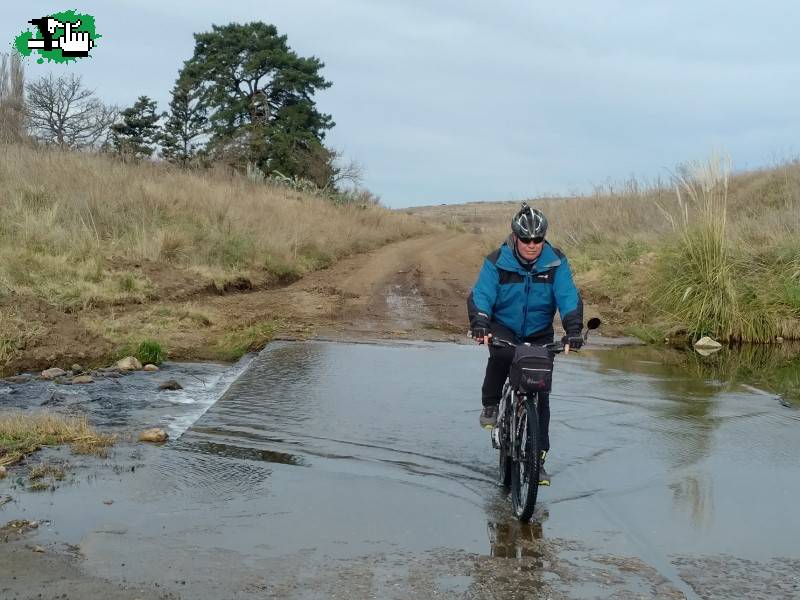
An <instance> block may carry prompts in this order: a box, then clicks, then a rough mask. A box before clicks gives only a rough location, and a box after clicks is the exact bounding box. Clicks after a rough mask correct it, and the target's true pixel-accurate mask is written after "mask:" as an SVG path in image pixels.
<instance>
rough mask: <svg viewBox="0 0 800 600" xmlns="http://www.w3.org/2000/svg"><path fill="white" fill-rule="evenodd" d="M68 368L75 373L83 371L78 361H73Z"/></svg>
mask: <svg viewBox="0 0 800 600" xmlns="http://www.w3.org/2000/svg"><path fill="white" fill-rule="evenodd" d="M70 369H71V370H72V371H74V372H75V373H81V372H82V371H83V367H82V366H81V365H79V364H78V363H75V364H74V365H72V366H71V367H70Z"/></svg>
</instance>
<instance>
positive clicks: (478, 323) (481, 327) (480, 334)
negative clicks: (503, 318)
mask: <svg viewBox="0 0 800 600" xmlns="http://www.w3.org/2000/svg"><path fill="white" fill-rule="evenodd" d="M469 328H470V329H471V330H472V337H473V338H475V339H476V340H477V339H483V338H485V337H486V336H487V335H489V334H490V333H491V330H490V328H489V320H488V319H486V318H484V317H483V315H482V314H481V313H479V314H478V315H477V316H476V317H475V318H474V319H472V322H471V323H470V324H469Z"/></svg>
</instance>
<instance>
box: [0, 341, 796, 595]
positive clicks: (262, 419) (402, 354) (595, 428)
mask: <svg viewBox="0 0 800 600" xmlns="http://www.w3.org/2000/svg"><path fill="white" fill-rule="evenodd" d="M485 359H486V354H485V349H483V348H479V347H472V346H458V345H452V344H412V343H409V344H395V345H372V344H336V343H325V342H308V343H289V342H281V343H274V344H270V345H269V346H268V347H267V349H265V350H264V352H262V353H261V354H260V355H259V356H258V357H256V358H255V359H254V360H253V361H252V363H250V364H249V366H248V367H247V368H246V369H245V370H244V372H243V373H241V375H240V376H239V377H238V379H236V380H235V381H234V382H233V383H232V385H230V387H229V388H228V389H227V391H225V393H224V394H223V395H222V397H221V398H220V399H219V400H218V401H217V402H216V403H215V404H213V405H212V406H210V408H208V407H207V406H205V405H202V406H192V405H191V404H187V405H186V406H184V407H183V412H182V413H181V412H180V410H181V407H180V406H179V405H178V403H175V404H173V405H170V411H171V412H170V414H171V415H172V419H173V422H176V423H179V424H182V425H178V426H176V429H175V431H181V430H182V429H184V428H185V424H186V423H188V422H189V421H192V420H194V419H196V421H194V423H193V424H192V425H191V427H189V428H188V429H187V430H186V431H185V432H184V433H183V435H182V436H180V437H179V438H177V439H174V440H173V441H171V442H170V443H169V444H167V445H166V446H164V447H162V448H152V447H144V448H142V447H136V448H132V447H128V449H124V448H121V449H120V450H119V451H118V452H119V455H118V457H117V461H116V469H115V470H113V471H110V470H108V469H105V470H104V469H102V468H95V469H94V471H92V470H91V469H90V470H89V472H91V473H92V474H91V475H89V476H87V477H84V476H82V475H79V476H78V480H77V481H75V482H74V485H64V486H62V487H61V488H60V489H58V490H57V491H56V492H55V493H53V494H49V493H45V494H31V493H28V492H25V491H22V490H18V489H14V490H11V493H12V495H13V496H14V497H15V501H14V502H12V503H11V504H8V505H6V507H5V508H4V509H2V511H0V517H2V518H3V519H4V520H8V519H12V518H18V517H21V518H39V519H49V520H50V522H51V523H50V525H49V526H48V527H43V528H41V530H40V532H39V533H38V534H37V535H38V536H39V537H40V538H41V539H42V540H45V541H51V542H54V541H57V542H63V543H70V544H78V545H80V548H81V552H82V554H83V555H84V556H85V557H86V563H85V564H86V567H87V569H89V570H91V571H92V572H94V573H97V574H100V575H102V576H104V577H110V578H115V579H119V578H122V577H125V578H127V579H128V580H129V581H157V582H160V584H161V585H166V586H169V585H178V586H180V589H186V594H187V597H191V598H195V597H197V598H205V597H208V598H213V597H222V596H225V594H230V590H231V589H233V588H235V589H237V590H238V592H237V593H240V594H242V595H241V596H236V597H251V596H250V595H248V594H251V595H252V596H253V597H259V594H264V593H267V594H274V595H276V596H285V597H299V598H305V597H309V598H311V597H319V596H325V597H329V596H331V595H335V594H336V593H342V594H344V595H350V596H351V597H371V596H376V597H392V596H393V595H397V597H414V596H418V597H428V596H427V595H429V594H430V593H432V591H436V592H438V593H441V594H445V595H447V594H449V595H450V596H452V597H504V596H503V595H502V594H500V592H499V591H498V590H506V592H507V593H508V594H512V593H513V590H514V589H515V588H513V584H514V582H515V579H519V580H520V581H522V579H523V575H521V574H520V573H524V578H527V579H525V581H526V582H527V583H526V585H527V586H528V587H527V588H526V589H528V590H531V589H539V590H540V591H541V590H544V589H547V590H551V591H552V590H554V591H553V592H552V593H554V594H556V596H555V597H558V593H563V594H566V595H567V596H568V597H606V596H608V597H610V596H612V595H613V594H617V593H624V594H641V595H644V596H648V597H650V596H660V597H683V596H686V597H697V596H708V595H715V596H721V597H726V596H727V593H726V592H725V589H721V588H720V587H719V586H720V585H721V583H720V582H721V581H722V580H723V579H724V581H725V582H726V585H733V589H734V590H739V592H736V593H735V594H734V596H735V595H738V593H740V592H743V590H747V591H748V592H747V593H748V595H749V596H750V597H792V596H793V594H794V593H795V591H798V592H800V587H798V585H800V581H799V580H798V578H797V575H796V573H797V569H798V567H800V546H798V544H797V538H798V534H800V525H799V523H800V520H798V519H797V517H796V516H795V507H796V505H797V498H798V497H800V477H798V468H797V465H798V456H800V436H799V435H798V428H800V412H799V411H798V410H796V409H794V408H791V407H790V406H786V405H785V404H784V403H781V400H780V397H779V396H777V395H772V394H768V393H763V392H758V391H753V390H752V389H747V388H744V387H741V386H740V385H738V384H737V385H726V384H723V383H722V382H721V381H720V380H719V379H714V378H707V377H705V376H704V375H703V373H702V372H701V373H698V372H697V371H692V370H690V369H686V368H685V367H684V368H679V367H676V366H675V365H669V366H665V365H664V364H663V361H661V360H659V358H658V356H657V355H651V354H650V353H649V352H648V351H647V350H645V349H638V350H636V349H610V350H599V351H586V352H583V353H582V354H581V355H580V356H573V355H571V356H569V357H559V360H558V361H557V367H556V375H555V383H554V393H553V395H552V401H551V410H552V419H553V420H552V425H551V440H552V445H553V447H552V449H551V453H550V456H549V457H548V463H547V466H548V470H549V471H550V472H551V475H552V478H553V485H552V486H551V487H550V488H542V490H541V492H540V495H539V498H540V500H539V505H538V507H537V511H536V515H535V522H534V523H533V524H531V525H519V524H518V523H516V522H515V521H514V519H513V517H512V515H511V510H510V502H509V500H508V498H507V497H506V496H505V495H504V494H503V492H502V491H501V490H499V489H498V488H497V487H495V486H494V484H493V482H494V477H495V474H494V466H495V461H496V454H495V452H494V451H493V450H492V449H491V447H490V444H489V439H488V434H487V433H486V432H484V431H482V430H481V429H479V428H478V427H477V418H478V412H479V408H480V407H479V389H480V384H481V380H482V375H483V369H484V367H485ZM217 375H218V378H219V379H220V380H221V381H223V382H227V381H230V380H231V379H232V376H231V372H230V371H229V372H227V374H225V375H223V374H217ZM146 397H147V396H145V398H146ZM144 402H145V404H146V402H147V400H146V399H145V400H144ZM206 408H207V410H206ZM142 410H143V411H144V414H145V415H147V409H146V408H142ZM154 410H156V409H154ZM176 411H177V412H176ZM137 414H138V413H137ZM156 414H158V411H156ZM137 418H138V419H139V420H140V421H142V422H144V421H147V420H148V419H147V418H145V417H142V416H141V415H140V416H139V417H137ZM73 460H75V459H73ZM129 467H133V468H134V471H133V472H130V470H129ZM81 472H84V471H81ZM3 485H6V486H7V484H0V495H1V494H3V493H4V491H5V490H4V488H3V487H2V486H3ZM104 498H109V499H112V500H113V501H114V502H113V504H111V505H102V504H101V503H100V501H101V500H102V499H104ZM87 503H88V504H91V506H92V507H93V508H91V509H89V508H87ZM481 557H486V558H481ZM509 559H510V560H509ZM483 561H488V562H483ZM123 563H124V565H125V566H124V567H121V566H120V565H122V564H123ZM431 565H438V567H436V568H434V567H432V566H431ZM486 565H490V568H489V567H486ZM514 565H517V566H514ZM521 565H524V566H525V568H524V569H522V571H520V569H521ZM482 569H483V570H485V569H489V571H491V575H486V574H485V573H484V571H483V570H482ZM506 571H509V573H505V572H506ZM301 572H302V573H301ZM503 578H504V579H503ZM180 581H187V583H186V584H185V585H186V586H188V587H186V588H183V586H184V584H182V583H180ZM487 581H488V582H489V583H486V582H487ZM176 582H177V583H176ZM484 585H485V586H487V587H482V586H484ZM331 586H333V587H331ZM337 586H338V587H337ZM415 586H418V587H415ZM504 586H505V587H504ZM509 586H511V587H509ZM532 586H533V587H532ZM537 586H538V587H537ZM487 590H491V594H495V596H491V594H490V591H487ZM559 590H560V592H559ZM551 591H548V593H551ZM762 593H763V594H764V595H763V596H760V594H762ZM215 594H216V595H215ZM487 594H489V596H487ZM225 597H227V596H225ZM509 597H510V596H509Z"/></svg>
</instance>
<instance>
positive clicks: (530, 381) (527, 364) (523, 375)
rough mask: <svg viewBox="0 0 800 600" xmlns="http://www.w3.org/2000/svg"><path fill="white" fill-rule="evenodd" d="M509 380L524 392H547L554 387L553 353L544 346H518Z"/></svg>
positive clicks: (515, 387)
mask: <svg viewBox="0 0 800 600" xmlns="http://www.w3.org/2000/svg"><path fill="white" fill-rule="evenodd" d="M509 380H510V381H511V385H512V386H513V387H514V389H517V390H520V391H521V392H524V393H528V394H530V393H535V392H544V393H547V392H549V391H550V389H551V388H552V387H553V355H552V354H551V353H550V352H549V351H548V350H547V349H546V348H543V347H542V346H517V349H516V351H515V352H514V360H513V361H512V363H511V371H510V373H509Z"/></svg>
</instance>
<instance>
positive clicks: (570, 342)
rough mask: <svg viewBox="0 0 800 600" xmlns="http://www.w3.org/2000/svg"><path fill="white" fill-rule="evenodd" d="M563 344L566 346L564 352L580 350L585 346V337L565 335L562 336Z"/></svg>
mask: <svg viewBox="0 0 800 600" xmlns="http://www.w3.org/2000/svg"><path fill="white" fill-rule="evenodd" d="M561 345H562V346H564V354H569V351H570V350H580V349H581V346H583V337H582V336H581V335H580V334H578V335H565V336H564V337H562V338H561Z"/></svg>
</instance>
